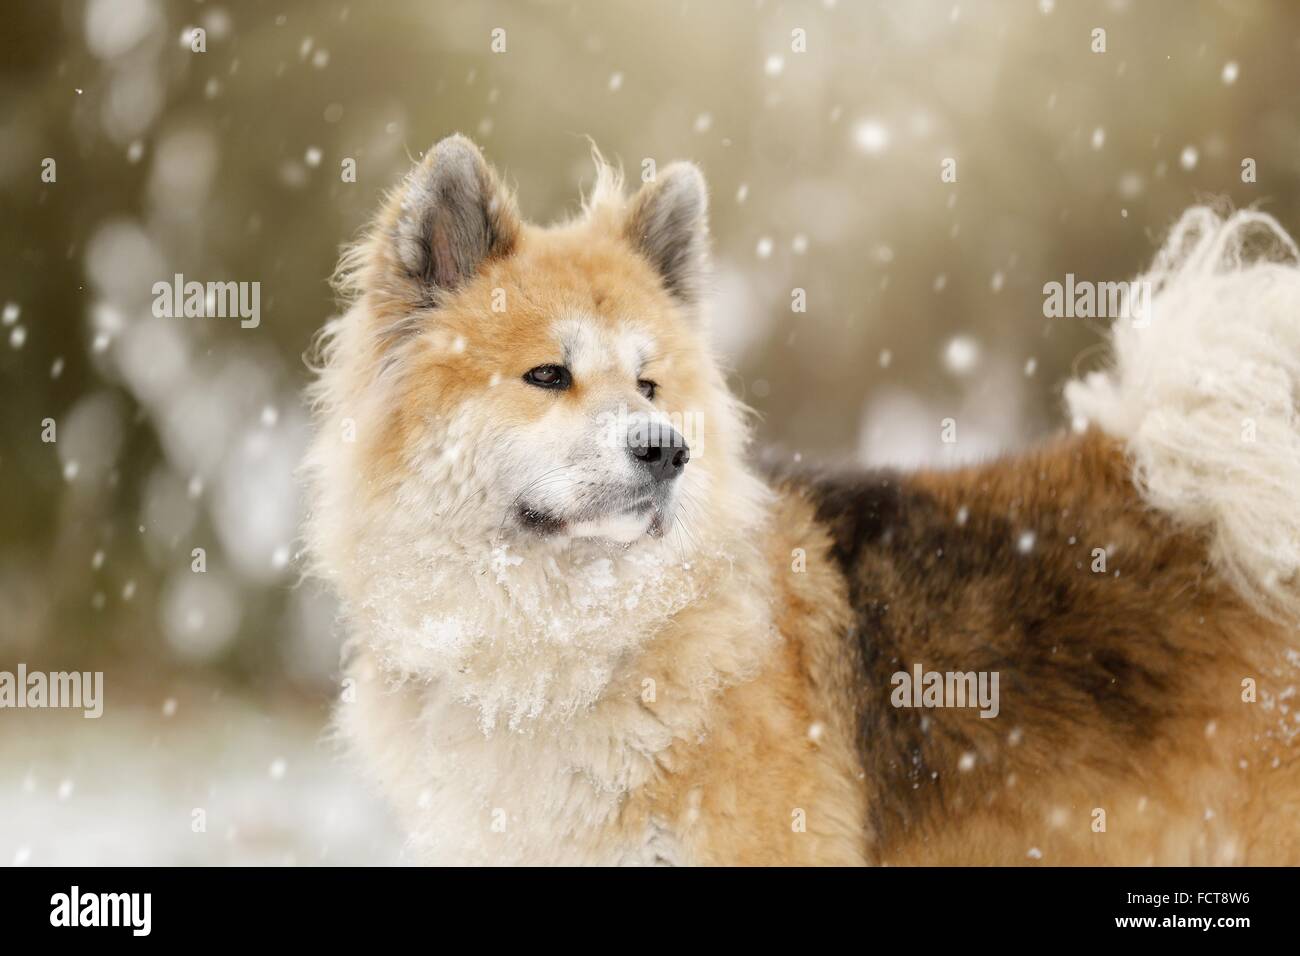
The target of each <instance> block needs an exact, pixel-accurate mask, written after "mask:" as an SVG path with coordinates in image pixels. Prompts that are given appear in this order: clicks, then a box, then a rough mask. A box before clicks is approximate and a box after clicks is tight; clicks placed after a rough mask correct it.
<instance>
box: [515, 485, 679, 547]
mask: <svg viewBox="0 0 1300 956" xmlns="http://www.w3.org/2000/svg"><path fill="white" fill-rule="evenodd" d="M666 506H667V502H666V501H661V500H660V499H659V498H658V497H657V496H656V495H653V494H643V495H640V496H637V497H635V498H634V499H633V500H631V501H627V500H622V501H618V502H615V503H611V504H607V505H606V504H602V505H593V506H588V507H585V508H580V509H578V510H577V511H575V512H574V513H573V514H570V515H564V514H560V513H557V512H555V511H551V510H549V509H546V508H544V507H540V506H538V505H532V504H521V505H519V506H518V508H517V509H516V518H517V519H518V522H519V525H520V527H522V528H523V529H524V530H525V531H528V532H529V533H531V534H535V535H537V536H539V537H543V538H550V537H557V536H560V535H568V536H572V537H603V538H611V539H613V540H616V541H621V542H624V543H630V542H631V541H634V540H635V539H637V538H639V537H641V536H642V535H647V534H648V535H649V536H650V537H652V538H659V537H662V536H663V533H664V528H665V527H666V525H667V521H666V518H665V511H666Z"/></svg>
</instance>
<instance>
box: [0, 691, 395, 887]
mask: <svg viewBox="0 0 1300 956" xmlns="http://www.w3.org/2000/svg"><path fill="white" fill-rule="evenodd" d="M174 694H175V696H174V697H170V698H169V697H159V699H157V700H156V701H155V700H150V699H149V696H150V695H149V694H148V693H147V692H146V693H143V694H138V695H136V697H137V699H136V700H135V701H133V702H130V703H128V702H125V701H123V702H119V703H113V702H112V700H111V698H110V699H109V703H108V705H107V706H106V707H105V711H104V714H103V716H102V717H101V718H99V719H97V720H87V719H85V718H84V717H83V716H82V714H81V712H80V711H57V710H40V711H16V710H7V711H5V713H4V715H3V731H4V732H3V733H0V864H10V863H12V864H18V865H22V864H26V865H32V866H40V865H105V864H122V865H143V864H155V865H166V864H209V865H224V864H251V865H336V864H363V865H364V864H388V863H395V862H398V857H399V850H400V841H399V839H398V837H397V835H396V833H395V832H394V830H393V828H392V824H391V822H390V820H389V817H388V815H387V813H386V812H385V810H384V808H383V806H382V805H381V804H380V802H379V801H378V799H377V798H376V797H374V796H373V795H371V794H370V793H369V792H368V791H367V790H366V789H365V788H364V787H363V786H362V785H361V784H360V783H359V780H358V777H357V775H356V774H355V773H354V772H352V770H351V768H349V767H348V765H347V764H346V763H345V762H344V761H343V760H342V759H340V758H339V756H338V754H337V752H336V748H335V747H334V745H333V744H331V743H330V742H329V741H328V740H326V739H325V737H324V719H323V714H324V707H323V705H320V704H318V703H316V702H303V701H301V700H293V701H276V702H274V703H272V704H270V705H267V704H266V703H264V702H257V701H253V700H250V699H246V698H240V697H234V696H230V695H228V694H224V693H221V692H220V691H216V690H214V689H212V688H210V687H203V686H199V687H194V686H191V687H188V688H184V689H177V690H176V691H175V692H174ZM201 819H202V821H203V823H204V824H205V826H204V828H202V829H199V824H198V822H196V821H199V820H201ZM196 830H197V832H196Z"/></svg>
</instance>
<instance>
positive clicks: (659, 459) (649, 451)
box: [627, 426, 691, 481]
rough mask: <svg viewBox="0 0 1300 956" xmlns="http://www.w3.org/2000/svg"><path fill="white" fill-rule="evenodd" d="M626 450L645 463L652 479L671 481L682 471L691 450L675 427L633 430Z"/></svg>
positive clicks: (689, 457)
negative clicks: (642, 430)
mask: <svg viewBox="0 0 1300 956" xmlns="http://www.w3.org/2000/svg"><path fill="white" fill-rule="evenodd" d="M627 447H628V451H630V452H631V453H632V457H633V458H635V459H636V460H637V461H639V462H641V464H643V465H645V467H646V469H647V470H648V471H649V472H650V477H651V479H653V480H654V481H671V480H672V479H674V478H676V477H677V476H678V475H680V474H681V473H682V469H684V468H685V467H686V463H687V462H688V461H690V460H691V450H690V449H689V448H687V447H686V439H685V438H683V437H682V436H681V433H680V432H678V431H677V429H675V428H670V427H667V426H664V427H661V428H655V427H650V428H648V429H646V430H644V432H641V431H638V430H634V431H633V433H632V434H630V435H628V440H627Z"/></svg>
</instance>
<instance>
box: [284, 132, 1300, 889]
mask: <svg viewBox="0 0 1300 956" xmlns="http://www.w3.org/2000/svg"><path fill="white" fill-rule="evenodd" d="M598 168H599V177H598V183H597V185H596V187H595V190H594V192H593V194H592V195H591V196H589V197H588V199H587V201H586V202H585V204H584V207H583V210H582V212H581V214H579V215H578V216H577V217H576V218H575V219H574V220H573V221H570V222H566V223H563V224H561V225H558V226H555V227H552V228H538V227H534V226H531V225H528V224H526V223H524V222H522V221H521V220H520V218H519V215H518V213H517V209H516V205H515V202H514V199H513V198H512V196H511V194H510V192H509V191H508V190H507V189H505V188H504V187H503V185H502V183H501V181H500V180H499V179H498V177H497V175H496V174H495V173H494V172H493V171H492V170H491V169H490V168H489V167H488V166H487V165H486V164H485V162H484V160H483V158H482V157H481V155H480V153H479V151H478V150H477V149H476V148H475V147H474V146H473V145H472V144H471V143H470V142H468V141H467V140H465V139H463V138H461V137H452V138H449V139H446V140H443V141H442V142H440V143H439V144H437V146H436V147H435V148H434V149H433V150H432V151H430V152H429V154H428V155H427V156H426V157H425V158H424V160H423V162H421V163H419V164H418V166H417V167H416V168H415V170H414V171H413V172H412V173H411V175H410V177H409V178H408V179H407V180H406V182H405V184H404V185H403V186H402V187H401V188H400V189H399V190H397V192H396V193H394V195H393V196H392V197H391V199H390V200H389V201H388V202H387V204H386V205H385V207H384V209H383V211H382V213H381V214H380V216H379V218H378V220H377V222H376V223H375V225H374V227H373V228H372V229H371V230H370V232H369V234H368V236H367V237H366V238H365V239H364V240H363V241H362V242H361V243H360V244H359V245H357V246H356V247H354V248H353V249H352V250H351V251H349V252H348V253H347V254H346V255H345V257H344V261H343V263H342V266H341V271H340V275H341V277H342V281H343V288H344V290H345V292H346V295H347V297H348V299H349V308H348V309H347V311H346V314H345V315H343V316H342V317H341V318H339V319H336V320H335V321H333V322H331V323H330V324H329V326H328V328H327V329H326V330H325V333H324V336H323V343H322V345H323V350H322V359H321V368H320V370H319V381H318V383H317V384H316V385H315V390H314V396H313V397H314V399H315V403H316V409H317V432H316V437H315V441H314V444H313V447H312V449H311V452H310V456H309V460H308V462H307V466H306V470H307V473H308V479H309V482H310V486H311V514H310V518H309V521H308V542H309V547H310V552H311V554H312V556H313V558H314V561H315V564H316V566H317V568H318V570H319V572H320V573H321V574H322V575H324V576H325V577H326V578H327V579H328V580H329V581H330V582H331V583H332V585H333V587H334V588H335V589H336V590H337V592H338V594H339V595H340V597H341V600H342V607H343V609H344V611H343V613H344V616H345V626H346V628H347V630H348V633H349V636H350V640H349V648H350V652H349V653H348V654H347V660H346V665H345V667H346V674H347V676H348V678H349V679H350V683H349V692H347V693H345V694H344V698H345V699H344V701H343V702H342V703H341V704H340V705H339V707H338V723H339V725H340V727H341V728H342V730H343V731H344V733H345V735H346V737H347V738H348V739H349V740H350V741H351V742H352V743H353V744H354V746H355V749H356V750H357V752H358V753H359V754H360V755H361V756H362V757H363V758H364V760H365V762H366V763H367V764H368V766H369V768H370V769H371V771H372V772H373V774H374V775H375V776H376V777H377V778H378V780H380V781H382V785H383V788H384V789H385V790H386V792H387V793H388V795H389V796H390V797H391V798H392V801H393V803H394V804H395V806H396V808H397V810H398V811H399V812H400V815H401V817H402V819H403V821H404V823H405V825H406V827H407V828H408V829H409V832H410V834H411V838H412V844H413V847H414V848H415V850H416V852H418V854H419V855H420V857H421V858H422V859H426V860H429V861H435V862H454V863H463V862H470V863H473V862H482V863H599V864H612V863H639V864H651V863H672V864H690V863H700V864H853V863H888V864H915V863H969V864H989V863H1006V864H1023V863H1035V862H1037V863H1042V864H1070V863H1138V864H1140V863H1189V862H1206V863H1224V864H1233V863H1236V864H1240V863H1265V862H1270V863H1292V864H1295V863H1300V759H1298V758H1300V747H1296V746H1293V742H1294V741H1295V740H1296V737H1297V735H1298V734H1300V701H1297V700H1296V699H1295V695H1294V689H1295V682H1296V679H1297V671H1298V670H1300V639H1298V638H1297V632H1296V626H1295V623H1296V621H1297V619H1298V618H1300V577H1298V576H1297V572H1298V571H1300V414H1298V408H1297V396H1298V395H1300V268H1297V266H1296V262H1295V260H1296V248H1295V246H1294V244H1293V243H1292V242H1291V240H1290V239H1289V238H1288V237H1287V236H1286V234H1285V233H1284V232H1282V231H1281V229H1280V228H1279V227H1278V226H1277V225H1276V224H1275V223H1274V222H1273V221H1272V220H1271V219H1269V218H1267V217H1265V216H1262V215H1259V214H1255V213H1240V214H1237V215H1235V216H1233V217H1231V218H1229V219H1227V220H1226V221H1224V220H1222V219H1220V218H1218V217H1217V216H1215V215H1214V214H1213V213H1211V212H1209V211H1207V210H1203V209H1202V210H1193V211H1192V212H1190V213H1188V214H1187V215H1186V216H1185V217H1184V219H1183V220H1182V221H1181V222H1180V223H1179V224H1178V225H1177V227H1176V228H1175V229H1174V232H1173V234H1172V236H1171V238H1170V239H1169V241H1168V244H1167V245H1166V247H1165V250H1164V251H1163V252H1162V253H1161V255H1160V256H1159V258H1158V259H1157V261H1156V264H1155V266H1154V268H1153V269H1152V270H1151V271H1150V272H1149V273H1148V274H1147V276H1146V277H1145V279H1144V280H1143V281H1148V282H1150V283H1152V288H1153V290H1154V295H1153V299H1152V301H1151V303H1150V313H1151V315H1150V316H1149V317H1148V318H1149V321H1144V322H1143V323H1141V324H1140V326H1139V324H1138V323H1127V322H1125V321H1123V320H1120V321H1119V322H1117V323H1116V324H1115V326H1114V331H1113V333H1112V339H1113V341H1112V348H1113V353H1114V354H1113V363H1112V365H1111V366H1110V368H1109V369H1108V370H1107V371H1104V372H1098V373H1094V374H1092V375H1091V376H1089V377H1088V378H1087V379H1085V380H1083V381H1079V382H1074V383H1072V384H1070V385H1069V386H1068V387H1067V389H1066V399H1067V402H1068V405H1069V408H1070V412H1071V415H1072V418H1073V423H1074V426H1075V427H1074V428H1073V429H1072V430H1071V431H1070V432H1068V433H1067V434H1065V435H1064V436H1063V437H1060V438H1058V439H1056V440H1054V441H1052V442H1050V443H1048V444H1046V445H1045V446H1043V447H1042V448H1040V449H1039V450H1036V451H1033V452H1031V453H1029V454H1025V455H1022V456H1019V457H1014V458H1008V459H1005V460H1000V461H994V462H991V463H988V464H985V465H980V466H978V467H967V468H962V469H960V470H954V471H924V472H919V473H915V474H896V473H888V472H868V473H862V474H834V475H827V476H820V475H817V474H815V473H799V472H791V471H785V472H780V471H778V472H775V473H772V474H769V475H767V477H765V478H760V477H759V473H758V472H757V471H756V470H755V469H754V468H752V467H751V465H750V464H747V462H746V458H745V455H746V427H745V414H744V409H743V408H742V407H741V405H740V404H739V403H738V402H737V401H736V400H735V399H734V398H733V397H732V396H731V395H730V394H729V393H728V391H727V388H726V387H725V385H724V381H723V376H722V375H721V374H720V373H719V371H718V368H717V365H716V364H715V362H714V358H713V356H712V354H711V353H710V347H709V343H708V336H707V330H706V327H705V320H704V315H703V313H704V312H705V311H706V309H705V302H704V301H703V292H704V289H705V272H706V260H707V229H706V191H705V185H704V180H703V178H702V177H701V175H700V173H699V172H698V171H697V170H696V168H695V167H693V166H691V165H688V164H674V165H671V166H668V167H667V168H665V169H663V170H661V172H660V173H659V175H658V177H657V179H656V180H655V181H654V182H652V183H649V184H647V185H645V186H644V187H643V188H642V189H641V190H640V191H639V192H638V193H636V194H635V195H634V196H632V197H631V198H625V197H624V195H623V190H622V187H621V183H620V182H619V178H618V176H617V175H616V174H614V173H613V172H611V170H610V169H609V168H608V167H607V166H605V165H604V164H603V163H599V162H598ZM688 422H689V423H691V424H690V425H689V426H688V425H687V424H686V423H688ZM905 685H907V686H905ZM913 685H919V689H918V686H913ZM962 690H965V692H966V693H967V694H968V695H969V697H968V699H966V700H962V699H961V697H962V696H963V695H962V693H960V692H961V691H962ZM994 694H996V698H997V699H996V700H988V701H985V700H979V701H977V700H976V699H975V698H977V697H981V698H982V697H991V696H993V695H994Z"/></svg>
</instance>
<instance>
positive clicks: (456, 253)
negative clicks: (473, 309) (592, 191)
mask: <svg viewBox="0 0 1300 956" xmlns="http://www.w3.org/2000/svg"><path fill="white" fill-rule="evenodd" d="M519 230H520V224H519V212H518V209H517V207H516V205H515V199H514V196H513V195H512V194H511V192H510V191H509V190H508V189H506V187H505V186H504V185H502V183H501V181H500V179H499V178H498V177H497V174H496V172H495V171H494V170H493V169H492V167H491V166H489V165H488V164H487V162H486V161H485V160H484V159H483V155H482V154H481V153H480V152H479V150H478V147H477V146H475V145H474V144H473V143H472V142H470V141H469V140H468V139H466V138H465V137H464V136H460V135H455V136H448V137H447V138H446V139H444V140H441V141H440V142H439V143H438V144H437V145H436V146H434V148H433V149H431V150H430V151H429V153H428V154H427V155H426V156H425V157H424V159H423V161H421V163H420V164H419V165H418V166H416V167H415V169H413V170H412V171H411V174H410V176H408V177H407V180H406V183H405V184H404V185H403V187H402V190H401V194H400V206H399V209H398V212H397V216H396V220H395V222H394V224H393V226H392V231H391V241H392V249H393V253H394V256H395V258H396V260H397V262H396V266H397V268H398V270H399V271H400V272H401V275H400V276H399V279H401V280H403V281H405V282H406V283H409V287H410V291H411V292H412V294H413V297H414V298H417V299H419V300H422V301H425V302H429V303H435V304H436V303H437V302H438V300H439V298H440V296H441V294H442V293H446V292H450V291H452V290H454V289H455V288H456V287H457V286H459V285H460V284H461V283H463V282H464V281H465V280H467V279H469V278H470V277H471V276H473V275H474V273H476V272H477V271H478V269H479V267H480V266H481V265H482V264H483V262H484V261H485V260H487V259H493V258H501V257H504V256H508V255H509V254H510V253H511V252H513V251H514V248H515V244H516V243H517V242H518V240H519Z"/></svg>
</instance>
